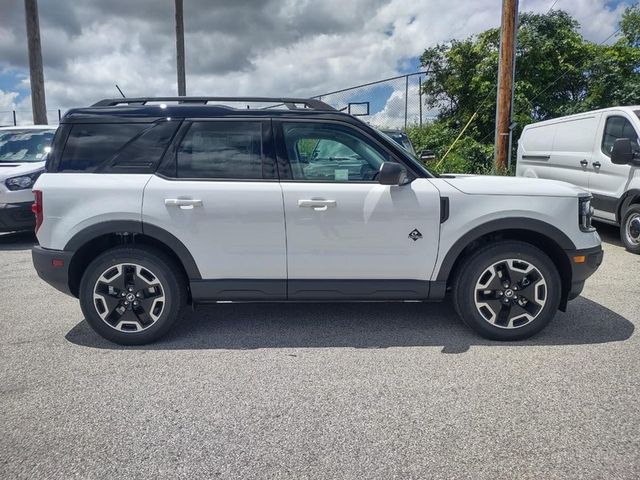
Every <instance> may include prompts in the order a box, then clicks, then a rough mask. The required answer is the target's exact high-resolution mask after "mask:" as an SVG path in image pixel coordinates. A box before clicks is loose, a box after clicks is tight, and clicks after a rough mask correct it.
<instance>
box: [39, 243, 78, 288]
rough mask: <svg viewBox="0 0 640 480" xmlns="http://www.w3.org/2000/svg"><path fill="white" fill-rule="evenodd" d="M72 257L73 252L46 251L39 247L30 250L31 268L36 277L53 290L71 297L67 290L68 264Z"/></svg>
mask: <svg viewBox="0 0 640 480" xmlns="http://www.w3.org/2000/svg"><path fill="white" fill-rule="evenodd" d="M72 256H73V252H65V251H62V250H48V249H46V248H42V247H40V246H36V247H33V248H32V249H31V258H32V259H33V266H34V267H35V269H36V272H38V276H39V277H40V278H41V279H42V280H44V281H45V282H47V283H48V284H49V285H51V286H52V287H54V288H55V289H57V290H60V291H61V292H63V293H66V294H67V295H71V296H73V294H72V293H71V290H70V289H69V263H70V262H71V257H72ZM54 260H56V261H55V262H54ZM60 263H61V264H60Z"/></svg>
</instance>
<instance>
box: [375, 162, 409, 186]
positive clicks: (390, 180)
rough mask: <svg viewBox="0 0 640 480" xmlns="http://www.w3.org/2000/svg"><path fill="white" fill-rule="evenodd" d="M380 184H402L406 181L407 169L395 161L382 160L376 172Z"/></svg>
mask: <svg viewBox="0 0 640 480" xmlns="http://www.w3.org/2000/svg"><path fill="white" fill-rule="evenodd" d="M378 182H379V183H380V185H404V184H405V183H407V170H406V168H404V167H403V166H402V165H400V164H399V163H396V162H384V163H383V164H382V165H380V171H379V172H378Z"/></svg>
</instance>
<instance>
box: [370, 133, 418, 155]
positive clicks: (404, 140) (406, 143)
mask: <svg viewBox="0 0 640 480" xmlns="http://www.w3.org/2000/svg"><path fill="white" fill-rule="evenodd" d="M378 131H379V132H380V133H382V134H383V135H384V136H385V137H387V139H390V140H393V141H394V142H396V143H397V144H398V145H400V146H401V147H402V148H404V149H405V151H407V152H408V153H410V154H411V155H413V156H414V157H415V156H416V152H415V150H414V149H413V145H411V141H410V140H409V137H408V136H407V134H406V133H403V132H391V131H384V130H378Z"/></svg>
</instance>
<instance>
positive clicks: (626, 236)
mask: <svg viewBox="0 0 640 480" xmlns="http://www.w3.org/2000/svg"><path fill="white" fill-rule="evenodd" d="M620 239H621V240H622V243H623V244H624V247H625V248H626V249H627V250H628V251H630V252H631V253H635V254H640V205H639V204H633V205H629V207H628V208H627V209H626V210H625V211H624V214H623V215H622V221H621V222H620Z"/></svg>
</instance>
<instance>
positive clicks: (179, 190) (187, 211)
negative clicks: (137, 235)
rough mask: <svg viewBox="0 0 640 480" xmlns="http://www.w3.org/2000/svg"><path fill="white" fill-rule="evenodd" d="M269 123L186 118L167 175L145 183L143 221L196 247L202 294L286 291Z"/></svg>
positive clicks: (276, 295)
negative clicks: (188, 120) (267, 140)
mask: <svg viewBox="0 0 640 480" xmlns="http://www.w3.org/2000/svg"><path fill="white" fill-rule="evenodd" d="M270 128H271V123H270V122H269V121H265V122H261V121H244V120H214V121H206V120H204V121H193V122H191V123H189V122H187V124H185V125H183V127H182V128H181V130H180V133H179V135H181V134H182V135H183V138H182V140H181V141H180V142H179V144H178V145H177V147H176V148H175V151H174V152H173V153H170V154H169V155H170V157H169V160H170V161H169V167H168V168H167V167H166V164H165V162H163V164H164V165H163V168H162V170H163V172H164V175H162V176H161V175H154V176H153V177H152V178H151V180H150V181H149V183H148V184H147V186H146V188H145V192H144V200H143V211H142V213H143V222H144V227H143V228H149V227H148V226H149V225H153V226H155V227H159V228H161V229H163V230H165V231H167V232H169V233H171V234H172V235H173V236H175V237H176V238H177V239H178V240H179V241H180V242H182V243H183V244H184V246H185V247H186V249H187V250H188V251H189V252H190V253H191V255H192V256H193V258H194V260H195V263H196V264H197V267H198V269H199V271H200V275H201V277H202V279H201V280H196V281H192V282H191V288H192V295H193V296H194V298H196V297H197V298H196V299H206V300H232V299H241V298H252V299H260V298H263V299H267V300H278V299H284V298H286V250H285V249H286V244H285V242H286V240H285V226H284V212H283V206H282V191H281V189H280V185H279V183H278V180H277V178H276V174H275V166H274V163H273V152H272V149H271V148H270V146H269V144H268V142H266V141H265V139H268V138H269V135H268V133H269V132H270ZM185 130H186V133H185ZM165 160H166V159H165Z"/></svg>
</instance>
